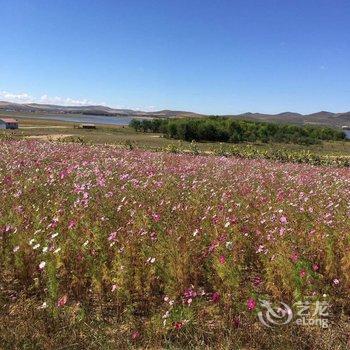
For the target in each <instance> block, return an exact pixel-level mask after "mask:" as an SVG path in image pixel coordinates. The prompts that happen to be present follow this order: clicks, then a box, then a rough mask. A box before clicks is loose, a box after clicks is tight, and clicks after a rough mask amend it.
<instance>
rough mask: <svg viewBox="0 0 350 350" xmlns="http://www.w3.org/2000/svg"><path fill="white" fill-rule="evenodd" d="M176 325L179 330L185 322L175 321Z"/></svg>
mask: <svg viewBox="0 0 350 350" xmlns="http://www.w3.org/2000/svg"><path fill="white" fill-rule="evenodd" d="M174 327H175V329H176V330H177V331H178V330H180V329H181V328H182V327H183V323H182V322H175V323H174Z"/></svg>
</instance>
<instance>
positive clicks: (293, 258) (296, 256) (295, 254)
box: [290, 253, 299, 263]
mask: <svg viewBox="0 0 350 350" xmlns="http://www.w3.org/2000/svg"><path fill="white" fill-rule="evenodd" d="M290 259H291V260H292V261H293V262H294V263H295V262H297V261H298V259H299V254H298V253H293V254H292V255H291V256H290Z"/></svg>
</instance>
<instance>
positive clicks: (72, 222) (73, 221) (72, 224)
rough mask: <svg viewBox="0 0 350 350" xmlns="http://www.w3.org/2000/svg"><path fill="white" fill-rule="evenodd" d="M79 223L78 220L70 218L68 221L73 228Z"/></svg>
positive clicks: (69, 226) (70, 227)
mask: <svg viewBox="0 0 350 350" xmlns="http://www.w3.org/2000/svg"><path fill="white" fill-rule="evenodd" d="M76 225H77V222H76V221H75V220H69V222H68V228H69V229H70V230H71V229H72V228H74V227H75V226H76Z"/></svg>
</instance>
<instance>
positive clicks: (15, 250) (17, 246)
mask: <svg viewBox="0 0 350 350" xmlns="http://www.w3.org/2000/svg"><path fill="white" fill-rule="evenodd" d="M18 250H19V245H16V246H15V247H14V248H13V252H14V253H16V252H17V251H18Z"/></svg>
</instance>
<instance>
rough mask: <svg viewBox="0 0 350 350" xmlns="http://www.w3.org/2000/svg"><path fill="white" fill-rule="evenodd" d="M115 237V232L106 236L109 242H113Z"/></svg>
mask: <svg viewBox="0 0 350 350" xmlns="http://www.w3.org/2000/svg"><path fill="white" fill-rule="evenodd" d="M116 237H117V232H112V233H111V234H110V235H109V236H108V240H109V241H114V240H115V239H116Z"/></svg>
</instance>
